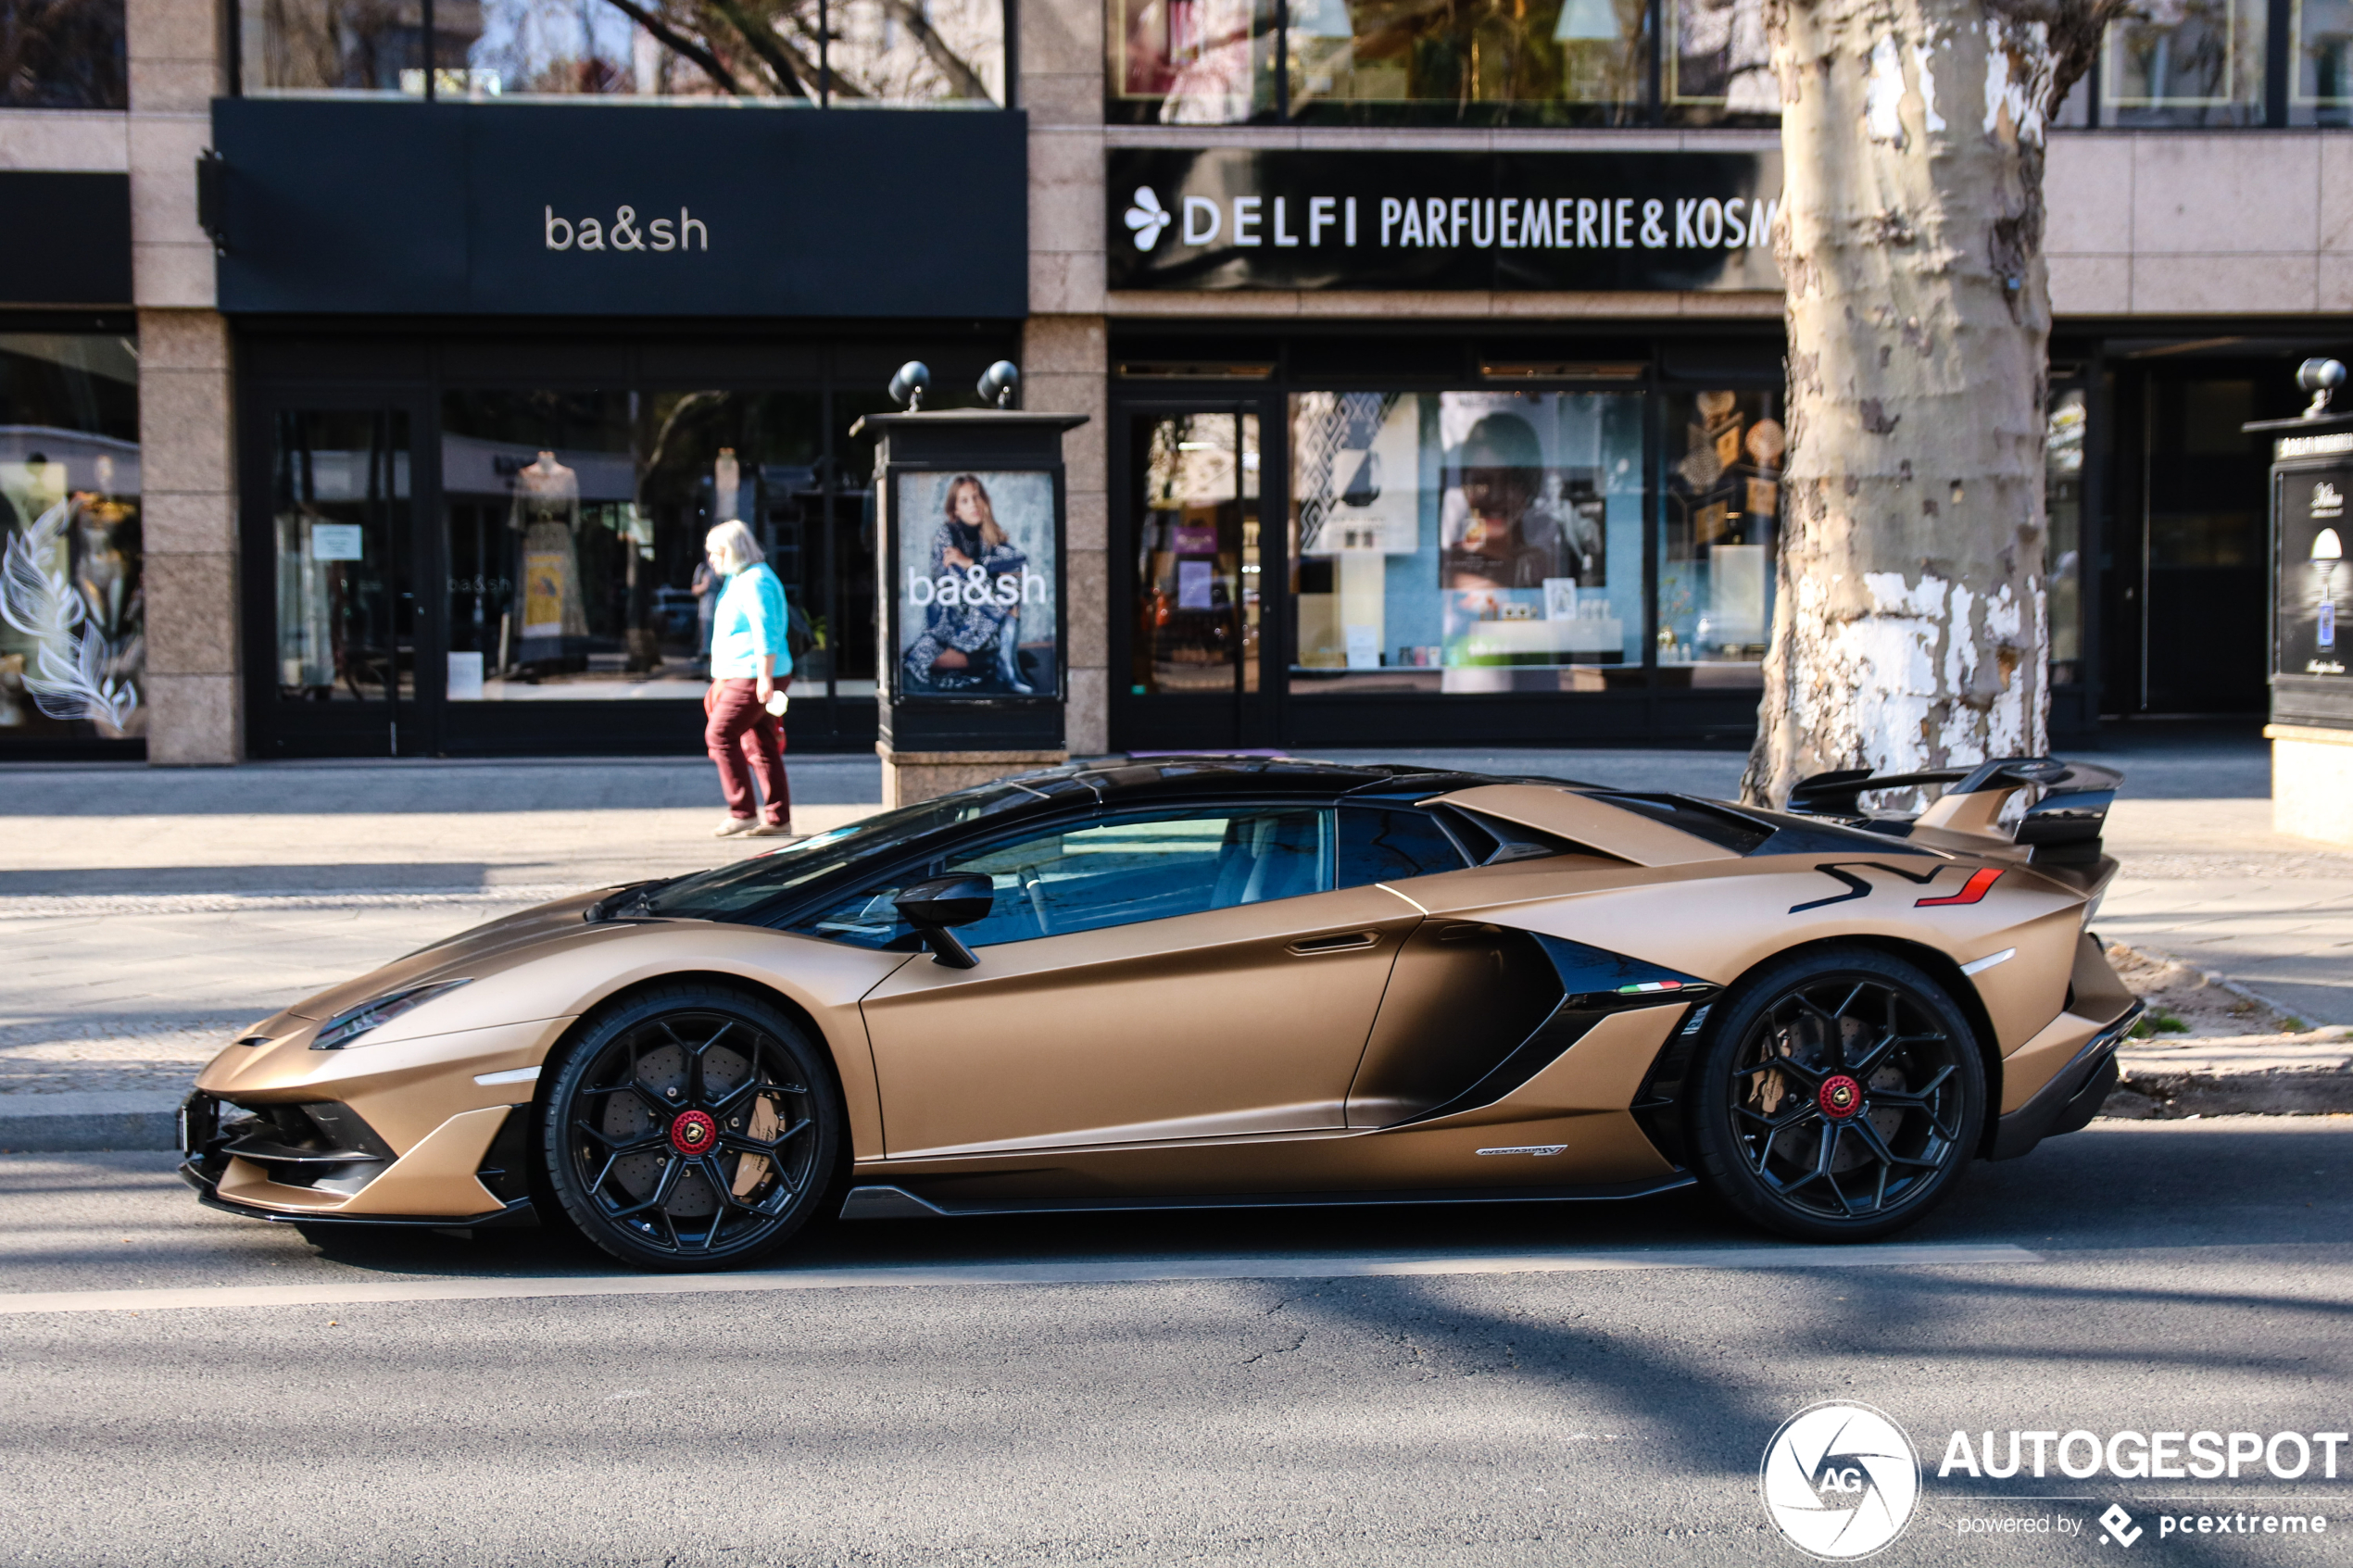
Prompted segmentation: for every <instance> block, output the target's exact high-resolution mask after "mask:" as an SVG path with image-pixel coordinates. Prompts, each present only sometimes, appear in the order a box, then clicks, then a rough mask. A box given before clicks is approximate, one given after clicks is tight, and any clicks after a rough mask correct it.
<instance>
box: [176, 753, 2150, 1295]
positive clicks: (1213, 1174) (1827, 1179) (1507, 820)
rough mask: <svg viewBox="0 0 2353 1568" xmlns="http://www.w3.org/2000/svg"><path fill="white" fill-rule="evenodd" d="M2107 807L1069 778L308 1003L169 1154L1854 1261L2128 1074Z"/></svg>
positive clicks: (405, 1192) (445, 954)
mask: <svg viewBox="0 0 2353 1568" xmlns="http://www.w3.org/2000/svg"><path fill="white" fill-rule="evenodd" d="M2118 782H2119V780H2118V779H2117V777H2116V775H2114V774H2112V773H2106V772H2102V771H2098V770H2096V769H2091V768H2086V767H2082V766H2080V765H2070V764H2068V763H2064V762H2057V761H2051V760H2048V759H2014V760H2010V761H2005V762H1996V763H1988V764H1986V765H1984V766H1982V767H1979V768H1975V769H1971V770H1969V771H1966V772H1964V771H1947V772H1939V773H1931V774H1911V775H1906V776H1902V777H1876V778H1875V777H1870V776H1869V775H1867V774H1864V773H1859V772H1847V773H1836V774H1828V775H1823V776H1820V777H1818V778H1815V779H1813V780H1810V781H1808V783H1807V784H1806V785H1805V786H1803V787H1802V788H1801V789H1800V790H1799V791H1798V792H1797V794H1796V797H1794V800H1793V807H1794V809H1793V811H1790V812H1777V811H1765V810H1755V809H1749V808H1745V807H1736V806H1729V805H1725V804H1722V803H1720V802H1717V801H1711V800H1703V799H1698V798H1694V797H1688V796H1680V795H1669V794H1644V793H1639V792H1629V791H1625V790H1617V789H1608V788H1603V787H1598V786H1593V785H1586V784H1570V783H1566V782H1564V781H1562V780H1558V779H1543V778H1500V777H1489V776H1481V775H1473V774H1463V773H1431V772H1416V771H1409V770H1405V769H1399V768H1351V767H1340V766H1333V765H1329V764H1322V763H1312V762H1298V761H1284V760H1271V761H1270V760H1254V759H1215V758H1195V759H1163V760H1156V761H1153V762H1151V763H1140V762H1139V763H1135V764H1130V765H1123V766H1114V767H1071V768H1064V769H1059V770H1056V771H1050V772H1041V773H1033V774H1029V775H1027V776H1025V777H1021V778H1015V779H1009V780H1005V781H1002V782H1000V783H997V784H988V785H986V786H984V787H981V788H977V789H972V790H966V791H964V792H963V793H962V794H958V795H951V796H949V797H945V798H942V799H938V800H934V801H930V802H927V803H925V804H923V805H919V806H912V807H908V808H906V809H901V810H896V811H890V812H887V813H884V814H883V815H880V816H876V817H874V818H871V819H869V820H867V821H865V822H860V823H858V824H857V825H855V826H852V827H849V828H845V829H842V830H841V831H839V832H836V833H830V834H823V835H821V836H819V837H815V838H812V839H808V840H806V841H803V842H801V843H799V844H795V845H792V846H790V847H786V848H782V849H779V850H777V851H775V852H774V853H771V854H767V855H762V856H758V857H756V858H754V859H747V860H742V861H738V862H736V864H733V865H729V866H724V867H721V868H720V869H718V870H716V871H708V872H697V873H694V874H692V875H688V876H683V877H677V878H673V879H672V880H669V881H666V882H650V883H642V884H635V885H633V886H628V887H621V888H614V889H609V890H606V891H603V892H599V893H596V894H590V895H584V896H582V897H575V898H571V899H567V900H565V901H563V902H560V903H555V904H548V905H545V906H543V907H541V908H538V909H531V910H528V911H526V912H524V913H522V914H519V915H515V916H513V917H511V918H510V919H507V920H501V921H497V922H492V923H491V924H488V925H484V926H482V927H479V928H478V929H476V930H473V931H470V932H467V933H465V934H464V935H459V936H454V937H451V938H450V939H449V940H447V941H446V942H443V943H441V944H439V945H437V946H435V947H427V948H424V949H423V950H422V951H420V952H415V953H411V954H409V956H408V957H407V958H404V959H401V960H398V961H397V962H395V963H392V964H388V965H386V966H385V967H384V968H383V969H381V970H379V971H377V972H375V973H373V974H370V975H367V976H365V977H363V978H361V979H358V980H354V981H352V982H351V983H349V984H348V985H341V986H337V987H335V988H334V989H332V990H329V991H325V992H322V993H321V994H320V995H318V996H316V997H311V998H310V999H308V1001H304V1002H300V1003H297V1004H296V1005H295V1006H294V1007H292V1008H289V1009H287V1010H285V1011H283V1012H282V1013H279V1014H278V1015H277V1016H275V1017H273V1018H270V1019H267V1020H265V1021H263V1022H260V1023H258V1024H257V1025H255V1026H254V1027H253V1028H252V1029H251V1030H249V1031H247V1032H246V1034H245V1035H244V1037H243V1038H241V1039H239V1040H237V1041H236V1042H235V1043H234V1044H233V1045H231V1046H229V1047H227V1048H225V1049H224V1050H222V1051H221V1053H220V1056H219V1057H217V1058H215V1059H214V1060H213V1061H212V1062H211V1064H210V1065H209V1066H208V1067H207V1068H206V1069H205V1071H204V1073H203V1074H202V1076H201V1077H200V1078H199V1079H198V1080H197V1092H196V1093H195V1095H194V1096H193V1097H192V1098H190V1099H189V1101H188V1104H187V1110H186V1113H185V1117H184V1133H183V1138H182V1142H183V1147H184V1149H185V1152H186V1156H187V1159H186V1163H185V1165H184V1167H183V1169H184V1171H185V1173H186V1176H187V1178H188V1180H189V1181H190V1182H191V1183H192V1184H194V1185H195V1187H196V1188H197V1190H198V1191H199V1192H200V1193H201V1194H202V1195H203V1198H204V1201H205V1202H207V1203H208V1204H211V1205H212V1206H214V1207H215V1208H219V1209H225V1210H230V1211H232V1212H234V1213H239V1214H245V1215H250V1216H252V1217H254V1218H257V1219H266V1220H276V1221H287V1222H294V1223H302V1224H305V1225H308V1224H314V1223H328V1222H346V1223H369V1224H422V1225H434V1226H448V1227H472V1226H481V1225H486V1224H492V1223H499V1222H505V1221H521V1220H528V1219H529V1218H531V1217H533V1216H536V1217H537V1218H538V1219H539V1220H541V1221H544V1222H546V1223H554V1224H563V1225H570V1226H573V1227H574V1228H576V1229H577V1230H578V1231H580V1232H581V1233H582V1234H583V1235H584V1236H586V1237H587V1238H588V1239H590V1240H591V1241H593V1242H595V1243H596V1244H597V1245H598V1246H599V1247H602V1248H605V1249H606V1250H607V1251H609V1252H610V1253H611V1254H613V1255H614V1256H615V1257H618V1258H620V1259H623V1260H624V1261H627V1262H630V1263H633V1264H637V1265H641V1266H643V1267H647V1268H655V1269H704V1268H716V1267H723V1266H727V1265H732V1264H741V1263H745V1262H748V1261H751V1260H753V1259H755V1258H759V1257H761V1255H763V1254H766V1253H768V1252H770V1251H772V1250H773V1249H774V1248H776V1247H777V1246H779V1245H780V1244H781V1243H783V1242H784V1241H786V1238H788V1237H789V1236H792V1235H793V1233H794V1232H795V1231H797V1230H799V1228H800V1227H801V1225H803V1224H804V1223H807V1222H808V1221H809V1220H810V1219H811V1218H812V1216H815V1215H818V1214H821V1213H824V1214H837V1215H839V1216H841V1217H843V1218H845V1219H879V1218H887V1217H900V1216H905V1217H914V1216H944V1215H959V1214H1004V1213H1013V1212H1036V1211H1057V1210H1135V1209H1153V1208H1192V1207H1215V1206H1273V1205H1309V1204H1340V1203H1347V1204H1359V1203H1407V1202H1411V1203H1427V1202H1446V1201H1495V1200H1499V1199H1526V1200H1560V1199H1572V1198H1623V1197H1634V1196H1639V1195H1642V1194H1647V1193H1656V1192H1663V1191H1666V1190H1667V1189H1669V1188H1674V1187H1680V1186H1685V1185H1691V1184H1692V1183H1695V1182H1696V1183H1701V1184H1704V1185H1705V1186H1707V1187H1708V1188H1709V1189H1711V1190H1712V1191H1713V1192H1714V1193H1715V1194H1716V1195H1717V1196H1718V1198H1721V1199H1722V1200H1723V1201H1724V1202H1725V1203H1727V1204H1729V1205H1730V1207H1731V1208H1732V1209H1734V1210H1738V1211H1739V1212H1740V1213H1742V1214H1743V1215H1745V1216H1747V1217H1748V1218H1749V1219H1750V1220H1752V1221H1754V1222H1755V1223H1758V1224H1761V1225H1764V1226H1766V1227H1768V1228H1769V1229H1772V1230H1775V1231H1779V1232H1781V1233H1783V1234H1785V1235H1789V1236H1801V1237H1806V1238H1809V1239H1815V1240H1858V1241H1859V1240H1865V1239H1868V1238H1870V1237H1874V1236H1884V1235H1886V1234H1887V1233H1889V1232H1891V1231H1894V1230H1895V1229H1897V1228H1898V1227H1900V1226H1903V1225H1906V1224H1908V1223H1912V1222H1913V1221H1915V1220H1917V1219H1919V1217H1920V1216H1921V1215H1922V1214H1924V1213H1926V1212H1927V1211H1928V1210H1930V1209H1931V1208H1932V1207H1933V1206H1934V1205H1935V1204H1936V1203H1937V1202H1938V1201H1939V1200H1940V1199H1941V1198H1943V1197H1944V1195H1945V1194H1946V1193H1947V1192H1949V1191H1950V1190H1951V1189H1952V1186H1953V1184H1954V1183H1955V1182H1957V1181H1958V1180H1959V1179H1960V1178H1961V1174H1962V1172H1963V1171H1964V1170H1965V1169H1966V1168H1967V1166H1968V1165H1969V1161H1970V1160H1972V1159H1976V1158H1980V1157H1983V1158H1990V1159H1996V1160H1999V1159H2006V1158H2009V1157H2012V1156H2016V1155H2020V1154H2024V1153H2026V1152H2027V1151H2028V1150H2029V1149H2031V1148H2033V1147H2034V1145H2035V1143H2036V1142H2037V1141H2038V1140H2040V1139H2042V1138H2045V1137H2047V1136H2049V1135H2053V1134H2055V1133H2064V1132H2070V1131H2073V1130H2074V1129H2076V1128H2079V1127H2081V1126H2082V1125H2083V1124H2084V1123H2086V1122H2087V1121H2089V1120H2090V1119H2091V1117H2092V1115H2093V1113H2094V1112H2095V1110H2098V1108H2099V1105H2100V1102H2101V1100H2102V1098H2105V1096H2106V1095H2107V1093H2108V1088H2109V1086H2110V1085H2112V1084H2113V1083H2114V1082H2115V1077H2116V1068H2115V1063H2114V1060H2113V1053H2114V1051H2115V1048H2116V1046H2117V1043H2118V1041H2119V1040H2120V1038H2121V1037H2122V1035H2123V1034H2124V1032H2125V1030H2126V1029H2127V1028H2128V1027H2129V1026H2130V1025H2131V1023H2132V1021H2133V1016H2134V1014H2135V1013H2136V1012H2137V1011H2138V1006H2137V1004H2136V1003H2135V1002H2134V1001H2133V997H2131V996H2130V995H2129V994H2127V992H2126V991H2125V988H2124V987H2123V985H2120V983H2119V982H2118V980H2117V978H2116V976H2115V974H2114V973H2113V972H2111V971H2110V970H2109V968H2108V963H2107V961H2106V960H2105V959H2103V957H2102V956H2101V952H2100V947H2099V945H2098V943H2097V942H2096V940H2095V939H2094V938H2093V937H2092V936H2091V935H2089V933H2088V931H2087V925H2088V922H2089V921H2090V918H2091V914H2092V911H2093V909H2094V908H2095V906H2096V904H2097V902H2098V898H2099V894H2100V891H2101V889H2102V887H2103V886H2104V885H2105V884H2106V883H2107V881H2108V877H2109V876H2110V875H2112V874H2113V872H2114V871H2115V862H2114V861H2113V860H2110V859H2106V858H2104V857H2103V856H2102V855H2101V853H2100V843H2099V834H2100V829H2101V823H2102V821H2103V819H2104V817H2105V814H2106V812H2107V809H2108V802H2109V799H2110V798H2111V797H2112V794H2113V791H2114V788H2115V785H2116V784H2118ZM1937 784H1941V785H1943V786H1944V789H1943V793H1942V794H1941V795H1940V796H1939V797H1938V798H1936V800H1935V801H1934V803H1933V804H1932V805H1931V806H1930V807H1929V809H1927V810H1925V811H1924V812H1921V813H1920V814H1919V816H1918V817H1917V818H1906V817H1889V816H1872V815H1869V814H1867V813H1866V812H1865V811H1864V810H1863V809H1862V797H1864V796H1866V795H1869V794H1871V793H1872V792H1874V791H1884V790H1899V789H1915V788H1921V787H1923V786H1929V785H1937ZM2021 792H2022V801H2023V809H2022V810H2020V809H2019V805H2020V802H2015V801H2013V799H2012V797H2020V796H2021ZM2006 803H2009V804H2010V805H2011V808H2012V809H2009V810H2007V811H2006V810H2005V809H2004V808H2005V805H2006Z"/></svg>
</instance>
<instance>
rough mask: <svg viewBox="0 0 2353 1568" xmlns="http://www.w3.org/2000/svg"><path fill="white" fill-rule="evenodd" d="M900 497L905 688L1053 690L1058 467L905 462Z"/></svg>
mask: <svg viewBox="0 0 2353 1568" xmlns="http://www.w3.org/2000/svg"><path fill="white" fill-rule="evenodd" d="M897 499H898V502H899V506H898V508H897V515H898V517H899V518H900V520H902V521H901V522H900V526H901V527H902V528H903V529H904V530H905V531H906V532H905V535H904V537H905V541H906V543H905V545H904V546H902V547H901V549H902V553H901V556H900V559H901V561H902V563H903V569H902V571H901V575H900V584H899V594H900V605H899V635H900V655H899V663H900V679H901V681H902V682H903V686H902V689H903V690H904V691H905V692H906V693H907V694H909V695H911V696H1055V695H1058V694H1057V693H1056V690H1055V687H1056V684H1057V682H1058V678H1059V676H1058V663H1059V660H1058V659H1057V658H1056V651H1057V650H1056V648H1055V646H1054V645H1055V607H1054V602H1053V593H1054V523H1053V519H1054V510H1053V480H1052V477H1051V475H1050V474H1046V473H1019V472H1014V473H987V474H979V473H959V474H954V475H948V474H936V473H904V474H900V476H899V494H898V497H897Z"/></svg>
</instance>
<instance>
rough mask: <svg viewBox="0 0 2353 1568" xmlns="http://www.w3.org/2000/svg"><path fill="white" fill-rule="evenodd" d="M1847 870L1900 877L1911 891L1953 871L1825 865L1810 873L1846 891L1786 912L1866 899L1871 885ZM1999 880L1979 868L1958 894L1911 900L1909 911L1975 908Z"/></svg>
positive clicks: (1994, 872)
mask: <svg viewBox="0 0 2353 1568" xmlns="http://www.w3.org/2000/svg"><path fill="white" fill-rule="evenodd" d="M1849 866H1868V867H1869V868H1870V869H1871V870H1872V871H1875V872H1889V873H1891V874H1893V875H1895V876H1900V877H1902V878H1903V879H1904V880H1905V881H1906V882H1908V883H1910V884H1912V885H1913V886H1915V887H1926V886H1927V885H1928V884H1930V883H1931V882H1934V881H1935V880H1936V873H1937V872H1944V871H1952V870H1956V869H1957V868H1955V867H1951V866H1931V867H1930V868H1929V869H1928V870H1927V871H1925V872H1908V871H1906V870H1905V869H1904V868H1903V867H1901V866H1891V865H1889V864H1888V863H1887V862H1886V861H1884V860H1831V861H1828V862H1825V863H1824V864H1822V865H1818V866H1816V867H1815V868H1814V869H1815V870H1816V871H1818V872H1821V873H1822V874H1823V875H1824V876H1826V877H1829V878H1830V879H1831V881H1833V882H1843V883H1844V884H1846V889H1847V890H1846V891H1845V892H1843V893H1833V894H1831V896H1830V897H1827V898H1816V899H1814V900H1812V901H1811V902H1809V903H1804V904H1792V905H1791V906H1790V907H1789V912H1790V913H1791V914H1793V915H1798V914H1804V913H1805V912H1806V910H1808V909H1822V908H1824V907H1826V906H1828V905H1831V904H1843V903H1847V902H1849V901H1850V900H1852V899H1856V898H1868V897H1870V894H1871V884H1869V882H1866V881H1865V880H1864V879H1863V878H1861V877H1859V876H1856V874H1855V873H1854V872H1851V871H1848V870H1847V869H1846V868H1847V867H1849ZM2001 880H2002V872H2001V870H2000V868H1998V867H1994V866H1986V867H1982V868H1981V869H1979V870H1977V871H1973V872H1970V873H1969V880H1968V881H1967V882H1965V883H1963V884H1961V886H1960V890H1959V891H1958V892H1956V893H1949V894H1946V895H1945V896H1944V897H1942V898H1933V897H1930V898H1915V899H1914V900H1913V901H1912V907H1913V908H1914V909H1937V908H1941V907H1944V906H1949V905H1954V904H1975V903H1978V902H1981V901H1982V899H1983V898H1984V897H1985V895H1986V894H1987V893H1989V892H1991V891H1992V890H1993V886H1994V884H1995V883H1997V882H1999V881H2001Z"/></svg>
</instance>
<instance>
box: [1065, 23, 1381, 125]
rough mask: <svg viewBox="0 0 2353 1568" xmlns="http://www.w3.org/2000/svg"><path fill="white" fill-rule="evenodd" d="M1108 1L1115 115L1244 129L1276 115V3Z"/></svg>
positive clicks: (1161, 122)
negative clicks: (1240, 127) (1245, 124)
mask: <svg viewBox="0 0 2353 1568" xmlns="http://www.w3.org/2000/svg"><path fill="white" fill-rule="evenodd" d="M1109 3H1110V14H1109V17H1108V26H1107V28H1106V32H1107V35H1108V39H1107V41H1108V43H1109V44H1110V49H1111V66H1110V69H1111V83H1110V85H1111V92H1110V101H1111V111H1112V113H1111V118H1113V119H1121V120H1129V121H1143V122H1146V123H1157V124H1162V125H1239V124H1242V123H1244V122H1246V121H1249V120H1253V119H1268V118H1270V117H1271V116H1272V115H1273V114H1274V112H1275V104H1276V99H1275V76H1276V57H1275V38H1276V30H1275V0H1109ZM1325 3H1326V4H1331V5H1339V4H1342V3H1343V0H1325Z"/></svg>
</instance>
